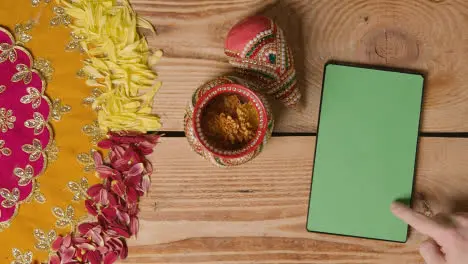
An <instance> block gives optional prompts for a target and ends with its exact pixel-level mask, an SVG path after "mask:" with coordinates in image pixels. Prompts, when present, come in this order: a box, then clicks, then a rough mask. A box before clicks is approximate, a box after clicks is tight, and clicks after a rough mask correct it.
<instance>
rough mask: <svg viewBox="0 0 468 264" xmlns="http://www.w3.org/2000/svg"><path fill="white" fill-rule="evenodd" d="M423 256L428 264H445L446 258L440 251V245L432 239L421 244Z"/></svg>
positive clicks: (420, 250)
mask: <svg viewBox="0 0 468 264" xmlns="http://www.w3.org/2000/svg"><path fill="white" fill-rule="evenodd" d="M419 252H420V253H421V256H422V257H423V258H424V260H425V261H426V264H444V263H445V257H444V255H443V254H442V252H441V251H440V247H439V245H437V244H436V242H435V241H434V240H432V239H430V240H427V241H425V242H423V243H422V244H421V247H420V248H419Z"/></svg>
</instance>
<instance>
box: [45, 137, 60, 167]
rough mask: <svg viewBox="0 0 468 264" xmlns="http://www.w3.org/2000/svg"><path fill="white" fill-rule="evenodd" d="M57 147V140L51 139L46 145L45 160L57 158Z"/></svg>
mask: <svg viewBox="0 0 468 264" xmlns="http://www.w3.org/2000/svg"><path fill="white" fill-rule="evenodd" d="M59 151H60V149H59V147H58V146H57V142H56V141H55V140H52V141H51V143H50V144H49V146H47V147H46V149H45V153H46V154H47V161H48V162H49V163H52V162H54V161H56V160H57V159H58V154H59Z"/></svg>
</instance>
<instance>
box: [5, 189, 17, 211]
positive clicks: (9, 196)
mask: <svg viewBox="0 0 468 264" xmlns="http://www.w3.org/2000/svg"><path fill="white" fill-rule="evenodd" d="M0 196H2V197H3V198H4V199H5V200H3V201H2V206H3V207H5V208H11V207H13V206H15V205H16V204H17V203H18V200H19V197H20V191H19V189H18V188H13V190H12V191H11V192H10V191H9V190H8V189H5V188H2V189H0Z"/></svg>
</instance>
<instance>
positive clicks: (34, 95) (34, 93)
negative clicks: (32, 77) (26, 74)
mask: <svg viewBox="0 0 468 264" xmlns="http://www.w3.org/2000/svg"><path fill="white" fill-rule="evenodd" d="M26 91H27V92H28V94H27V95H25V96H23V97H21V99H20V102H21V103H22V104H32V108H33V109H37V108H38V107H39V106H40V105H41V98H42V93H40V92H39V91H38V90H37V89H36V88H34V87H28V88H26Z"/></svg>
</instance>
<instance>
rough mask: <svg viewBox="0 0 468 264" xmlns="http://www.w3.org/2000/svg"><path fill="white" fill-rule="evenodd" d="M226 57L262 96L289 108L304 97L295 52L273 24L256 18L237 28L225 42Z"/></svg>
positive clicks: (268, 20) (245, 21) (264, 19)
mask: <svg viewBox="0 0 468 264" xmlns="http://www.w3.org/2000/svg"><path fill="white" fill-rule="evenodd" d="M225 53H226V55H227V56H228V57H229V62H230V63H231V64H232V65H233V66H235V67H236V68H237V69H238V71H239V72H240V73H241V74H242V75H243V76H245V78H247V79H249V80H251V81H253V82H255V83H256V84H257V86H258V87H259V88H261V91H262V92H263V93H266V94H268V95H272V96H274V97H275V98H276V99H278V100H280V101H281V102H283V103H284V104H285V105H286V106H295V105H296V104H297V103H298V102H299V100H300V98H301V93H300V91H299V89H298V87H297V81H296V70H295V68H294V60H293V56H292V52H291V49H290V48H289V47H288V45H287V44H286V40H285V38H284V34H283V31H282V30H281V28H279V26H278V25H277V24H276V23H275V22H273V20H271V19H269V18H267V17H264V16H253V17H249V18H246V19H244V20H242V21H241V22H239V23H238V24H236V25H235V26H234V27H233V28H232V29H231V30H230V31H229V33H228V36H227V38H226V43H225Z"/></svg>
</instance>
